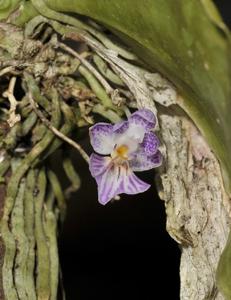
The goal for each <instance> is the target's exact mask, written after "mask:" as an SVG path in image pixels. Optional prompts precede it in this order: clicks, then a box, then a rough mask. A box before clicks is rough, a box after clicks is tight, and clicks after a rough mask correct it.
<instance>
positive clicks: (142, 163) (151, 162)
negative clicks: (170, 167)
mask: <svg viewBox="0 0 231 300" xmlns="http://www.w3.org/2000/svg"><path fill="white" fill-rule="evenodd" d="M161 163H162V155H161V153H160V151H157V152H156V153H155V154H154V155H150V156H148V155H144V154H137V155H135V156H134V158H133V159H131V160H130V161H129V166H130V168H131V169H132V170H133V171H134V172H140V171H147V170H150V169H153V168H156V167H159V166H160V165H161Z"/></svg>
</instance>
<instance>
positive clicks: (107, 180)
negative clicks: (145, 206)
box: [89, 109, 162, 205]
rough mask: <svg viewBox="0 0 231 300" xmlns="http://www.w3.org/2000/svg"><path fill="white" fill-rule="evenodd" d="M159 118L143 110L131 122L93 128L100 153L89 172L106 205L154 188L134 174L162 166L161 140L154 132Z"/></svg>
mask: <svg viewBox="0 0 231 300" xmlns="http://www.w3.org/2000/svg"><path fill="white" fill-rule="evenodd" d="M155 124H156V118H155V115H154V114H153V113H152V112H151V111H150V110H148V109H141V110H138V111H136V112H135V113H133V114H132V115H131V116H129V118H128V120H127V121H123V122H121V123H118V124H115V125H112V124H109V123H97V124H95V125H94V126H92V127H91V128H90V141H91V144H92V147H93V148H94V150H95V152H97V153H98V154H101V155H98V154H96V153H93V154H91V156H90V162H89V168H90V171H91V175H92V176H93V177H94V178H95V180H96V182H97V185H98V199H99V202H100V203H101V204H103V205H105V204H106V203H108V202H109V201H110V200H111V199H112V198H114V197H115V196H117V195H119V194H122V193H126V194H138V193H142V192H144V191H146V190H147V189H149V187H150V184H147V183H145V182H143V181H142V180H140V179H139V178H138V177H137V176H136V175H135V174H134V173H133V171H135V172H140V171H146V170H150V169H152V168H155V167H158V166H160V164H161V162H162V156H161V153H160V151H159V150H158V147H159V140H158V138H157V136H156V135H155V133H154V132H153V131H152V129H154V128H155Z"/></svg>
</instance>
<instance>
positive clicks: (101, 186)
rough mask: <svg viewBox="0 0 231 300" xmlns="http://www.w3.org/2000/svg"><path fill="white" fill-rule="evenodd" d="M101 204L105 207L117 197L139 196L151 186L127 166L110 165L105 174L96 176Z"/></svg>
mask: <svg viewBox="0 0 231 300" xmlns="http://www.w3.org/2000/svg"><path fill="white" fill-rule="evenodd" d="M96 181H97V185H98V199H99V203H101V204H103V205H105V204H107V203H108V202H109V201H110V200H111V199H112V198H114V197H115V196H116V195H119V194H122V193H126V194H138V193H142V192H144V191H146V190H147V189H148V188H149V187H150V185H149V184H147V183H145V182H143V181H142V180H140V179H139V178H138V177H137V176H136V175H135V174H134V173H133V172H132V170H130V169H129V168H128V165H127V164H124V165H116V164H110V165H109V166H108V168H107V169H106V170H105V172H104V173H102V174H100V175H99V176H96Z"/></svg>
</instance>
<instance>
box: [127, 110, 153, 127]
mask: <svg viewBox="0 0 231 300" xmlns="http://www.w3.org/2000/svg"><path fill="white" fill-rule="evenodd" d="M128 121H129V123H135V124H136V125H140V126H142V127H143V128H145V130H146V131H148V130H150V129H152V128H154V127H155V125H156V117H155V115H154V113H153V112H152V111H151V110H149V109H140V110H137V111H136V112H134V113H133V114H132V115H131V116H130V117H129V118H128Z"/></svg>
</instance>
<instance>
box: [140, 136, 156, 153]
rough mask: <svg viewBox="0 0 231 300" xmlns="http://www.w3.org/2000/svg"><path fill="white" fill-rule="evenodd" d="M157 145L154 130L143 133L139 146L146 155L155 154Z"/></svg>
mask: <svg viewBox="0 0 231 300" xmlns="http://www.w3.org/2000/svg"><path fill="white" fill-rule="evenodd" d="M159 146H160V142H159V139H158V137H157V136H156V135H155V133H154V132H151V131H150V132H147V133H145V135H144V139H143V142H142V144H141V148H142V149H143V151H144V152H145V153H146V154H147V155H153V154H155V153H156V151H157V149H158V147H159Z"/></svg>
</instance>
